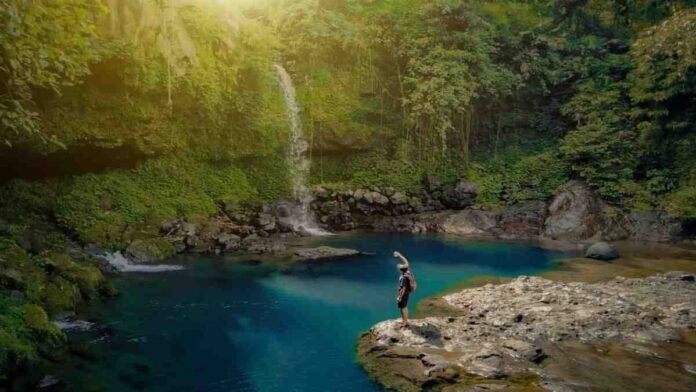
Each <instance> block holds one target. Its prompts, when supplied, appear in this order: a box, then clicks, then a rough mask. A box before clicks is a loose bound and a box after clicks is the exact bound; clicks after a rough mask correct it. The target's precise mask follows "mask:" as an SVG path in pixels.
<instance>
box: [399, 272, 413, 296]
mask: <svg viewBox="0 0 696 392" xmlns="http://www.w3.org/2000/svg"><path fill="white" fill-rule="evenodd" d="M402 287H405V288H406V292H407V293H410V292H411V278H410V277H409V276H408V273H406V274H401V276H400V277H399V289H401V288H402Z"/></svg>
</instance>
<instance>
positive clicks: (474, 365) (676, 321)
mask: <svg viewBox="0 0 696 392" xmlns="http://www.w3.org/2000/svg"><path fill="white" fill-rule="evenodd" d="M443 299H444V301H446V303H447V304H449V306H451V307H452V310H453V311H452V314H457V315H458V316H456V317H428V318H425V319H420V320H413V322H412V325H411V326H410V327H409V328H405V329H404V328H400V325H399V323H398V322H397V321H395V320H390V321H384V322H381V323H379V324H377V325H375V326H374V327H372V329H370V330H369V331H368V332H366V333H365V334H363V335H362V336H361V338H360V342H359V357H360V360H361V362H362V363H363V365H364V366H365V367H366V369H367V370H368V371H369V372H370V373H371V374H372V376H374V377H375V378H376V379H377V380H378V381H380V382H382V383H383V384H385V385H386V386H387V387H390V388H394V389H398V390H419V389H422V388H424V387H428V388H429V387H433V386H438V385H439V386H440V387H443V386H447V385H463V384H466V385H472V382H474V381H475V382H480V381H484V382H489V381H491V380H501V379H505V380H509V379H511V378H512V379H518V380H519V379H523V380H527V381H528V382H529V380H535V381H534V386H535V387H538V388H542V387H543V386H544V385H545V382H548V380H550V379H553V378H554V377H553V376H552V375H550V374H546V373H545V372H546V370H545V367H543V366H541V365H540V364H541V362H542V361H544V360H545V359H546V358H547V357H549V358H550V360H551V361H553V360H554V355H555V354H554V353H557V352H558V350H557V348H558V347H559V345H561V344H565V343H566V342H583V343H589V342H603V341H605V342H608V341H611V342H621V343H622V344H626V345H630V344H633V345H634V346H635V347H642V346H640V345H641V344H649V345H651V344H655V343H659V342H673V341H679V340H681V336H680V334H679V331H681V330H689V329H691V330H693V329H694V328H696V283H694V275H692V274H686V273H679V272H671V273H667V274H661V275H656V276H653V277H649V278H643V279H626V278H622V277H617V278H615V279H614V280H612V281H609V282H604V283H596V284H589V283H560V282H554V281H551V280H547V279H543V278H539V277H526V276H522V277H519V278H517V279H515V280H514V281H512V282H510V283H506V284H501V285H492V284H488V285H485V286H483V287H479V288H474V289H467V290H463V291H460V292H457V293H454V294H449V295H446V296H444V297H443ZM688 365H690V364H688V363H685V364H684V366H688ZM525 377H526V378H525ZM472 380H474V381H472ZM556 382H557V380H556ZM583 382H589V383H592V380H583ZM518 386H519V385H518ZM552 389H556V388H552ZM455 390H459V389H455ZM474 390H475V389H474ZM542 390H543V389H542ZM569 390H573V388H570V389H569Z"/></svg>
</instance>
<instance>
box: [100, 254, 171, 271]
mask: <svg viewBox="0 0 696 392" xmlns="http://www.w3.org/2000/svg"><path fill="white" fill-rule="evenodd" d="M95 256H97V257H101V258H103V259H106V261H108V262H109V264H111V266H113V267H114V268H116V269H117V270H118V271H121V272H166V271H179V270H182V269H184V267H183V266H181V265H168V264H155V265H143V264H134V263H133V262H131V261H130V260H128V258H127V257H126V256H124V255H123V254H122V253H121V252H114V253H100V254H95Z"/></svg>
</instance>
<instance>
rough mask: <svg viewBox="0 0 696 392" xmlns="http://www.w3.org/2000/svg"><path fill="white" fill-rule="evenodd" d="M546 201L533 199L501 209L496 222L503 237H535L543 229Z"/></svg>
mask: <svg viewBox="0 0 696 392" xmlns="http://www.w3.org/2000/svg"><path fill="white" fill-rule="evenodd" d="M545 219H546V203H544V202H543V201H541V200H533V201H527V202H522V203H518V204H513V205H511V206H509V207H507V208H505V209H503V210H502V212H501V216H500V222H499V223H498V226H499V230H500V235H501V237H504V238H535V237H538V236H539V235H540V234H541V232H542V231H543V229H544V220H545Z"/></svg>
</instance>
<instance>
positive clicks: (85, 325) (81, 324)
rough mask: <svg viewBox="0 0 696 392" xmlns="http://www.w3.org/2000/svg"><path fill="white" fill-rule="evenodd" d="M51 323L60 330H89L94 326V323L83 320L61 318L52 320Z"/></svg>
mask: <svg viewBox="0 0 696 392" xmlns="http://www.w3.org/2000/svg"><path fill="white" fill-rule="evenodd" d="M53 324H55V326H56V327H58V328H59V329H60V330H61V331H89V330H90V329H92V327H94V323H90V322H89V321H85V320H72V321H68V320H61V321H54V322H53Z"/></svg>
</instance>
